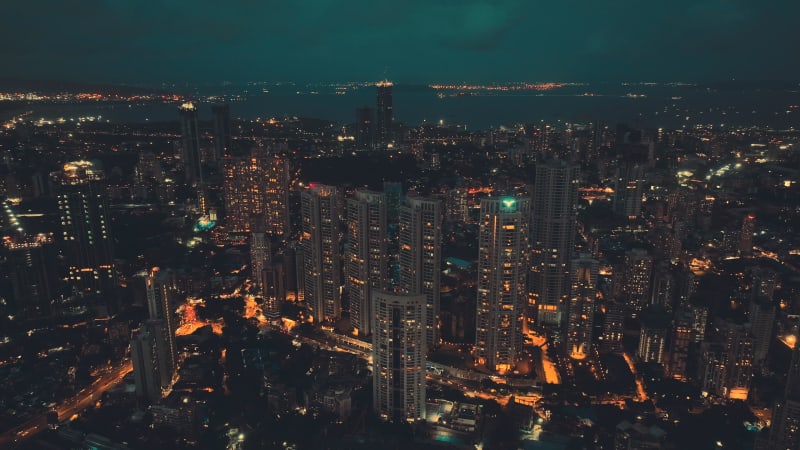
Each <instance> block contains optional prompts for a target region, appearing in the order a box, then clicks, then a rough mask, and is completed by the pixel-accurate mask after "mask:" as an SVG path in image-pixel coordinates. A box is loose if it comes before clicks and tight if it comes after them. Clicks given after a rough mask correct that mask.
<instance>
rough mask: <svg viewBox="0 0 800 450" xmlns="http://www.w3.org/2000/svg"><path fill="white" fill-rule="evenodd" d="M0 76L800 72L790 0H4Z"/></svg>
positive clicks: (799, 39)
mask: <svg viewBox="0 0 800 450" xmlns="http://www.w3.org/2000/svg"><path fill="white" fill-rule="evenodd" d="M2 3H3V8H2V12H0V38H2V46H0V61H1V63H0V76H2V77H14V78H35V79H50V80H56V79H65V80H82V81H103V82H132V83H143V82H156V81H191V82H218V81H223V80H229V81H234V82H237V81H251V80H293V81H345V80H375V79H379V78H382V77H383V76H384V74H386V76H388V77H389V78H391V79H394V80H396V81H400V82H427V81H455V80H466V81H515V80H529V81H624V80H662V81H663V80H685V81H715V80H728V79H731V78H736V79H784V80H785V79H791V80H795V79H798V78H800V58H799V57H798V55H800V26H798V25H797V20H798V17H800V1H798V0H763V1H755V0H669V1H665V0H637V1H633V0H551V1H540V0H493V1H488V0H486V1H484V0H393V1H388V0H280V1H274V0H226V1H221V0H169V1H162V0H80V1H59V0H25V1H23V0H6V1H4V2H2Z"/></svg>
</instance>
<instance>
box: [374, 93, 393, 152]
mask: <svg viewBox="0 0 800 450" xmlns="http://www.w3.org/2000/svg"><path fill="white" fill-rule="evenodd" d="M375 86H376V87H377V89H378V95H377V99H376V108H375V113H376V115H375V148H376V149H385V148H387V147H389V145H391V144H392V143H393V131H394V130H393V129H392V128H393V125H394V123H393V122H394V111H393V109H392V87H393V86H394V84H392V82H391V81H387V80H383V81H379V82H378V83H377V84H376V85H375Z"/></svg>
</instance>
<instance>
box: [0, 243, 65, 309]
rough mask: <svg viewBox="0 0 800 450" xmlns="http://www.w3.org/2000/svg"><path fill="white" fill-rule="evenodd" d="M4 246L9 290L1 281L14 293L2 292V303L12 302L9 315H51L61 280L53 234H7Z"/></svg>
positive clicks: (1, 279)
mask: <svg viewBox="0 0 800 450" xmlns="http://www.w3.org/2000/svg"><path fill="white" fill-rule="evenodd" d="M0 250H2V252H0V261H2V260H3V259H5V263H4V264H2V265H0V271H2V273H3V274H4V275H5V276H6V277H7V280H8V283H9V285H7V286H8V288H9V289H7V290H4V289H3V287H4V286H3V285H0V291H3V292H6V293H8V294H10V298H8V297H6V296H2V297H4V300H5V301H3V302H2V306H3V307H5V306H10V309H9V311H7V314H6V315H8V316H12V317H14V318H15V319H24V320H35V319H42V318H47V317H50V316H51V315H52V314H53V312H54V311H53V299H54V298H55V296H56V291H57V283H58V280H57V276H56V275H57V270H56V265H55V263H56V251H55V245H54V244H53V235H52V234H44V233H40V234H37V235H33V236H30V235H21V236H20V235H16V236H4V237H3V242H2V247H0ZM3 256H5V258H3ZM0 283H3V277H2V276H0ZM9 303H10V305H9ZM3 309H5V308H3Z"/></svg>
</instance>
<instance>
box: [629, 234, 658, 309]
mask: <svg viewBox="0 0 800 450" xmlns="http://www.w3.org/2000/svg"><path fill="white" fill-rule="evenodd" d="M622 269H623V274H624V275H623V278H622V279H621V282H622V292H623V295H624V296H625V304H626V305H627V306H628V307H629V308H630V309H632V310H634V311H641V310H643V309H645V307H646V306H647V303H648V297H649V295H650V279H651V277H652V274H653V258H652V257H651V256H650V254H648V253H647V251H646V250H643V249H633V250H630V251H627V252H625V259H624V263H623V268H622Z"/></svg>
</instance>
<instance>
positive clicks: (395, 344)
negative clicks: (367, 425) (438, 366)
mask: <svg viewBox="0 0 800 450" xmlns="http://www.w3.org/2000/svg"><path fill="white" fill-rule="evenodd" d="M425 303H426V300H425V296H424V295H421V294H418V295H404V294H400V295H398V294H389V293H385V292H376V291H373V293H372V309H373V311H374V314H373V316H372V320H373V322H372V330H373V332H372V348H373V365H374V369H373V371H372V376H373V388H372V389H373V405H374V407H375V412H376V413H377V414H378V415H379V416H381V417H382V418H383V419H385V420H386V419H388V420H393V421H403V420H407V421H415V420H421V419H424V418H425V348H426V347H425V328H424V327H425V322H426V320H425V312H426V309H427V307H426V305H425Z"/></svg>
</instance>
